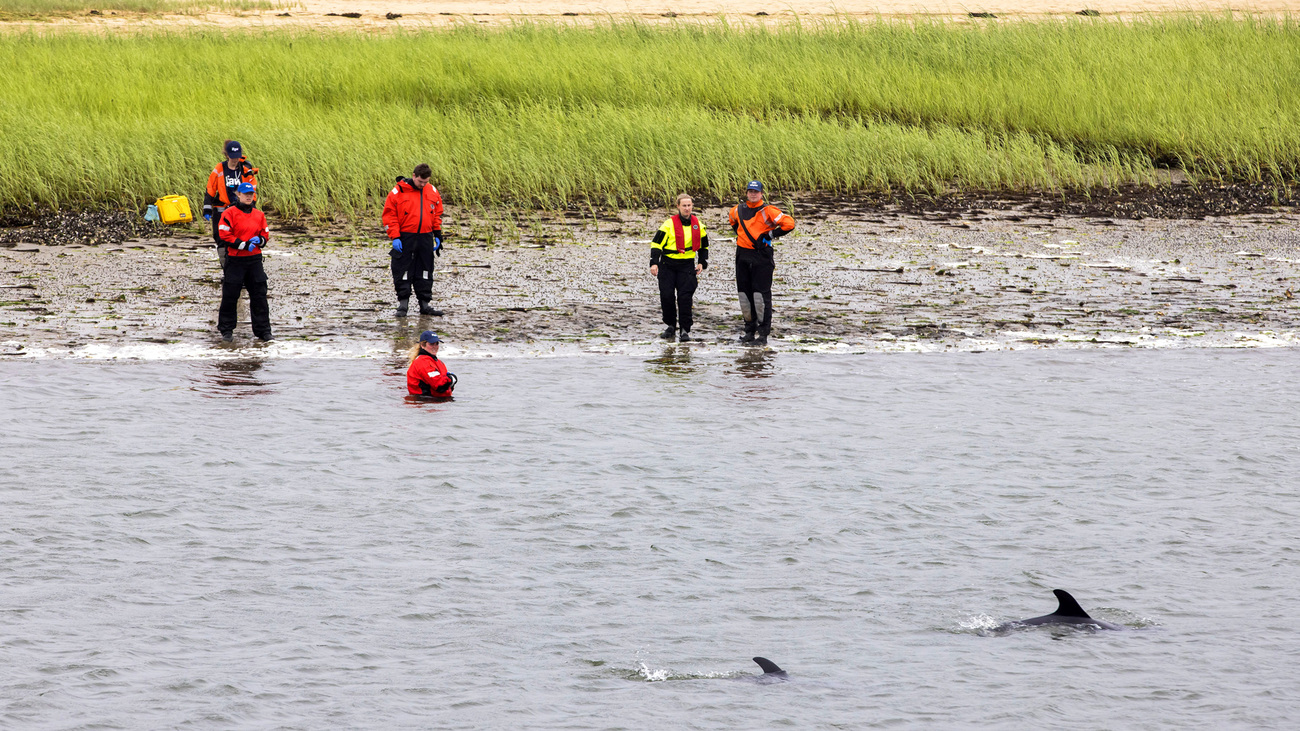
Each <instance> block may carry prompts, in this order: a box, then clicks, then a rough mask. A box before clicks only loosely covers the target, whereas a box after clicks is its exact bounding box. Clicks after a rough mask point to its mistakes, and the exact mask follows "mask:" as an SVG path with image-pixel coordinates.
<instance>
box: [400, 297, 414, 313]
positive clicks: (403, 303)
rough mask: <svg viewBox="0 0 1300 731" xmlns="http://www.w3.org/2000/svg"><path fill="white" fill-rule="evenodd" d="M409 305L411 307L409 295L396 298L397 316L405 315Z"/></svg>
mask: <svg viewBox="0 0 1300 731" xmlns="http://www.w3.org/2000/svg"><path fill="white" fill-rule="evenodd" d="M410 307H411V298H410V297H402V298H401V299H399V300H397V316H398V317H406V311H407V310H408V309H410Z"/></svg>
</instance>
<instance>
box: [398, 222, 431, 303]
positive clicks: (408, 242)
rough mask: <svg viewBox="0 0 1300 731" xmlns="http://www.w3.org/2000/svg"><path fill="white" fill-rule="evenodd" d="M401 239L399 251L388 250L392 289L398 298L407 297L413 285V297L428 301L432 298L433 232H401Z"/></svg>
mask: <svg viewBox="0 0 1300 731" xmlns="http://www.w3.org/2000/svg"><path fill="white" fill-rule="evenodd" d="M401 239H402V251H401V253H398V252H397V251H395V250H391V249H390V250H389V252H388V254H389V256H391V257H392V258H393V262H392V265H393V266H392V269H393V289H395V290H397V298H398V299H407V298H408V297H410V296H411V287H412V286H414V287H415V298H416V299H418V300H420V301H421V302H428V301H429V300H431V299H433V234H408V233H403V234H402V235H401Z"/></svg>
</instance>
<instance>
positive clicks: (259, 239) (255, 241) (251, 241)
mask: <svg viewBox="0 0 1300 731" xmlns="http://www.w3.org/2000/svg"><path fill="white" fill-rule="evenodd" d="M248 243H249V244H250V245H252V246H261V245H262V237H261V236H254V237H253V238H251V239H249V240H248Z"/></svg>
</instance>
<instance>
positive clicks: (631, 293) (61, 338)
mask: <svg viewBox="0 0 1300 731" xmlns="http://www.w3.org/2000/svg"><path fill="white" fill-rule="evenodd" d="M665 215H666V212H653V213H652V214H650V215H649V216H646V215H644V214H630V213H624V214H621V215H619V216H617V217H610V218H609V219H604V220H593V219H591V218H587V219H585V220H584V219H579V218H567V219H566V218H557V219H554V220H550V221H546V222H536V223H532V224H528V225H527V226H526V227H522V228H519V227H517V228H516V230H515V231H514V232H511V231H509V230H508V228H509V227H508V226H507V227H502V226H498V229H497V231H496V232H495V234H493V236H492V240H490V241H489V240H488V235H487V232H488V230H489V229H490V226H489V225H487V224H485V223H484V222H465V221H462V220H460V219H459V217H458V215H457V211H456V210H455V209H451V210H450V211H449V216H448V221H449V224H448V225H447V230H448V231H449V233H450V234H451V236H452V238H450V239H449V243H448V251H447V254H446V255H445V256H443V257H441V258H440V259H439V260H438V267H439V268H438V271H437V274H436V275H435V282H434V297H435V299H434V301H435V304H436V305H437V306H438V307H440V308H442V309H444V310H446V312H447V314H446V316H444V317H429V318H420V317H410V318H407V319H406V320H404V321H403V320H399V319H397V318H396V317H394V314H393V311H392V307H393V291H392V284H391V279H390V276H389V272H388V256H387V254H386V250H387V244H386V242H384V241H382V240H379V239H373V240H368V241H367V240H360V241H358V240H354V239H352V238H351V237H350V236H342V235H329V234H322V233H310V232H304V231H300V230H299V231H294V230H282V231H276V227H275V226H274V225H273V227H272V230H273V242H272V246H271V248H270V250H269V252H268V261H267V271H268V274H269V276H270V297H271V315H272V322H273V325H274V327H275V334H276V337H277V340H278V341H280V342H281V343H294V342H299V343H321V344H328V343H331V342H339V343H342V342H372V343H379V344H383V343H388V344H391V346H392V347H394V348H400V347H402V346H403V345H404V344H406V343H407V342H409V339H410V338H411V337H412V336H413V335H414V334H418V332H419V331H420V330H421V329H424V328H426V327H428V328H433V329H436V330H438V331H439V332H441V333H444V334H445V335H447V336H448V338H449V339H450V340H451V341H452V342H456V343H460V344H462V345H464V344H478V345H481V346H503V347H504V346H525V347H527V348H532V349H536V348H539V347H540V348H545V347H556V346H560V347H562V348H564V349H568V350H606V349H611V348H612V349H618V348H622V347H626V346H630V345H649V344H653V343H655V342H657V341H656V340H655V335H656V334H657V333H658V331H659V330H661V329H662V325H661V324H660V321H659V312H658V295H657V290H656V288H655V285H654V282H653V280H652V279H651V278H650V277H649V275H648V273H647V272H646V266H647V264H648V259H649V254H648V245H647V241H648V238H649V235H650V232H652V231H653V230H654V228H656V227H657V225H658V224H659V222H660V221H661V220H662V217H663V216H665ZM724 215H725V211H724V209H722V208H720V207H714V208H709V209H706V210H705V211H704V213H703V218H704V221H705V223H706V225H709V226H710V227H711V228H712V229H713V230H714V231H719V229H720V228H722V227H723V216H724ZM796 218H798V219H799V220H800V226H799V228H798V229H797V232H796V234H795V235H792V236H790V237H787V238H786V239H785V240H784V241H783V245H782V246H781V247H780V248H779V249H778V253H777V274H776V276H777V280H776V284H775V286H774V288H773V290H774V299H775V305H776V315H775V322H774V328H773V341H772V346H773V347H775V348H777V349H850V350H989V349H1007V348H1025V347H1132V346H1139V347H1144V346H1145V347H1186V346H1193V347H1202V346H1203V347H1222V346H1251V345H1292V344H1300V298H1297V297H1296V293H1297V291H1300V215H1297V214H1296V213H1295V212H1294V211H1292V210H1290V209H1279V210H1278V211H1275V212H1270V213H1257V214H1249V215H1237V216H1225V217H1207V218H1206V219H1204V220H1186V219H1172V220H1170V219H1145V220H1137V221H1134V220H1111V219H1101V218H1096V217H1085V216H1069V215H1064V216H1063V215H1053V214H1034V213H1031V212H1028V211H1026V210H1023V209H1022V208H1007V209H1002V210H981V209H976V210H974V211H970V212H967V213H964V214H962V215H959V216H957V215H948V216H935V215H928V214H923V213H922V214H909V213H904V212H902V211H897V210H893V211H891V210H883V211H882V210H876V211H870V210H867V211H862V212H849V213H847V214H838V213H829V214H827V213H825V212H819V211H817V210H816V209H815V207H810V206H804V207H803V209H802V210H800V209H799V208H798V207H797V206H796ZM715 236H717V238H718V239H719V240H718V241H716V242H715V244H714V253H713V258H712V262H713V266H712V267H711V268H710V270H709V271H708V273H707V275H706V276H705V277H703V278H702V281H701V285H700V289H699V292H698V293H697V295H696V326H695V335H696V336H698V337H699V338H700V340H701V342H700V344H699V345H698V346H695V347H706V348H707V347H723V348H730V347H734V340H735V337H736V336H737V334H738V333H739V332H740V320H739V314H738V307H737V305H736V295H735V291H734V290H735V286H734V279H733V271H734V268H733V259H734V245H733V244H732V243H731V242H730V241H728V240H727V238H726V237H725V236H718V235H717V234H715ZM219 277H220V273H219V271H218V268H217V264H216V260H215V255H214V252H213V250H212V248H211V246H210V243H209V241H208V240H206V239H204V238H202V237H199V236H198V235H181V236H170V237H167V238H160V239H159V238H155V239H137V240H131V241H128V242H125V243H123V244H120V245H112V244H106V245H98V246H81V245H71V246H39V245H35V244H32V243H23V244H18V245H16V246H13V247H11V248H0V353H4V354H6V355H8V356H10V357H13V356H18V357H22V356H23V355H24V354H35V353H55V354H60V353H61V354H64V355H76V354H77V353H78V352H83V351H85V349H86V347H87V346H91V345H95V346H99V348H98V350H96V351H95V352H109V351H111V350H112V348H115V347H121V346H127V345H132V344H158V345H163V346H201V347H213V346H216V345H217V334H216V332H215V327H214V323H215V318H216V310H217V302H218V299H219V284H218V283H219V281H220V280H219ZM245 347H256V346H254V345H253V342H252V340H251V334H250V333H249V330H248V325H247V308H246V305H245V304H242V303H241V325H240V327H239V330H238V331H237V339H236V344H235V348H236V349H240V348H245ZM105 348H108V350H105Z"/></svg>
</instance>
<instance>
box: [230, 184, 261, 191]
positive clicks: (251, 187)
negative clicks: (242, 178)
mask: <svg viewBox="0 0 1300 731" xmlns="http://www.w3.org/2000/svg"><path fill="white" fill-rule="evenodd" d="M235 192H236V193H256V192H257V186H256V185H253V184H252V183H240V184H239V187H238V188H236V189H235Z"/></svg>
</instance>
